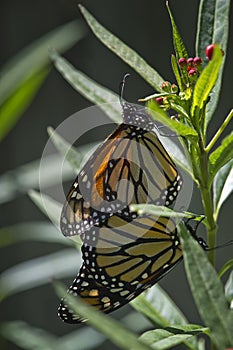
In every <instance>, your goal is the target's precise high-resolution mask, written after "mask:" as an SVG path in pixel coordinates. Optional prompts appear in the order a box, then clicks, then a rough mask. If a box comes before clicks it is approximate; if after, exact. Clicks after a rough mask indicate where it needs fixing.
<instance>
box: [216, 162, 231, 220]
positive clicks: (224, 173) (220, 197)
mask: <svg viewBox="0 0 233 350" xmlns="http://www.w3.org/2000/svg"><path fill="white" fill-rule="evenodd" d="M232 192H233V160H231V161H230V162H228V163H227V164H225V165H224V166H223V167H222V168H220V169H219V171H218V172H217V173H216V175H215V177H214V181H213V202H214V212H215V216H216V218H217V217H218V214H219V211H220V209H221V207H222V205H223V203H224V202H225V200H226V199H227V198H228V197H229V196H230V195H231V193H232Z"/></svg>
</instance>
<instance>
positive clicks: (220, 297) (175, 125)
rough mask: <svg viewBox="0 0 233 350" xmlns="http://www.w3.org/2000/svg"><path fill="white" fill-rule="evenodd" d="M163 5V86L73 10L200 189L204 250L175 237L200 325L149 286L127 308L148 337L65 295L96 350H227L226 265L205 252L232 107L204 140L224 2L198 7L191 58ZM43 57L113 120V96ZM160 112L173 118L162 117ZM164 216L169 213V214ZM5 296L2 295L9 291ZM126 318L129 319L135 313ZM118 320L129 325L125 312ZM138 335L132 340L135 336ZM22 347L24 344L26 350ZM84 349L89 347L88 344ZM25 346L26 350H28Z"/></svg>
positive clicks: (231, 147)
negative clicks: (166, 37) (110, 346)
mask: <svg viewBox="0 0 233 350" xmlns="http://www.w3.org/2000/svg"><path fill="white" fill-rule="evenodd" d="M166 6H167V10H168V14H169V16H170V20H171V26H172V32H173V44H174V54H172V55H171V66H172V70H173V73H174V81H172V82H169V81H166V80H165V79H163V78H162V77H161V76H160V75H159V73H158V72H157V71H156V70H155V69H154V68H152V67H151V66H149V65H148V63H147V62H146V61H145V60H144V59H143V58H142V57H140V56H139V54H137V53H136V52H135V51H134V50H133V49H131V48H130V47H128V46H127V45H126V44H125V43H124V42H123V41H121V40H120V39H119V38H117V37H116V36H115V35H113V34H112V33H110V32H109V31H108V30H107V29H105V28H104V26H102V25H101V24H100V23H99V22H98V21H97V20H96V19H95V18H94V17H93V15H92V14H90V13H89V12H88V11H87V9H85V8H84V7H83V6H81V5H80V6H79V8H80V11H81V13H82V15H83V16H84V18H85V20H86V22H87V24H88V25H89V27H90V29H91V30H92V32H93V33H94V34H95V36H96V37H97V38H98V39H99V40H100V41H101V42H102V43H103V44H104V45H105V46H106V47H107V48H108V49H109V50H111V51H112V52H113V53H115V54H116V55H117V56H119V57H120V58H121V59H122V60H123V61H124V62H126V63H127V64H128V65H129V66H130V67H131V68H133V69H134V70H135V72H136V73H137V74H139V75H140V76H141V77H142V78H143V79H144V80H145V82H147V83H148V84H149V85H150V86H151V87H152V88H153V89H154V91H155V92H154V93H153V94H151V95H150V96H147V97H144V98H141V99H140V100H141V101H142V102H143V103H144V104H145V105H146V106H147V107H148V110H149V111H150V113H151V115H152V117H153V118H154V119H155V120H156V121H158V122H160V123H162V124H163V125H165V126H167V127H168V128H169V129H170V130H173V131H174V132H175V133H176V134H177V135H178V136H179V138H180V139H181V142H182V145H183V146H184V147H185V149H186V150H187V151H188V154H189V156H190V164H187V163H186V162H182V160H181V159H175V161H177V163H178V165H179V166H180V167H181V168H182V169H183V171H185V172H186V173H187V174H188V175H189V176H190V177H191V178H192V180H193V181H194V182H195V183H196V185H197V189H198V191H199V192H200V196H201V200H202V204H203V208H202V213H201V214H202V215H200V213H199V214H198V215H197V217H199V219H200V218H201V220H202V219H203V218H204V220H202V223H203V224H204V226H205V228H206V234H207V244H208V248H210V249H209V250H208V252H205V251H204V250H203V249H202V248H201V247H200V245H199V244H198V243H197V242H196V241H195V240H194V239H193V237H192V235H190V233H189V232H188V230H187V229H186V228H185V225H182V224H180V227H179V235H180V240H181V243H182V246H183V256H184V265H185V270H186V274H187V278H188V282H189V285H190V289H191V291H192V295H193V299H194V301H195V304H196V307H197V309H198V312H199V314H200V317H201V320H202V324H201V325H193V324H190V323H189V322H188V320H187V319H186V318H185V316H184V314H183V313H182V312H181V310H179V308H178V306H176V305H175V304H174V303H173V302H172V301H171V299H170V298H169V297H168V295H167V294H166V293H165V292H164V291H163V290H162V289H161V288H160V287H159V286H158V285H156V286H154V287H153V288H151V290H150V291H149V292H148V293H144V294H142V295H140V296H139V297H137V298H136V299H135V300H133V301H132V302H131V303H130V304H131V306H132V307H133V308H134V309H135V310H137V312H138V313H141V314H142V315H144V316H145V318H146V319H147V322H148V323H149V328H150V330H149V331H146V332H143V331H142V330H141V329H136V330H135V331H134V330H132V329H131V330H129V329H128V328H127V326H126V327H125V326H123V325H122V322H118V321H116V320H114V319H112V318H111V317H109V316H106V315H104V314H102V313H99V312H98V311H96V310H93V308H91V309H90V308H89V307H88V306H87V305H85V304H84V303H83V302H82V301H81V300H79V298H74V297H72V296H67V298H68V301H69V303H70V305H71V306H72V308H73V309H74V311H75V312H77V313H78V314H79V315H81V316H82V317H83V318H87V319H88V325H90V326H92V327H93V328H95V329H96V330H98V331H99V332H100V333H99V334H101V336H98V335H97V333H95V335H94V333H90V334H93V339H95V340H96V344H101V343H102V342H103V341H104V339H106V338H108V339H109V340H110V341H111V342H112V343H114V344H115V345H116V346H117V347H118V348H119V349H127V350H128V349H132V350H149V349H170V348H173V347H175V346H177V345H179V344H182V346H183V348H187V349H192V350H201V349H206V348H207V347H206V346H207V345H205V339H207V338H209V341H210V344H211V345H210V347H211V349H218V350H225V349H228V350H230V349H233V311H232V297H233V294H232V289H233V273H232V266H233V260H230V261H226V263H225V265H224V266H223V267H222V269H221V270H220V271H216V268H215V249H212V248H215V247H216V235H217V231H218V217H219V213H220V210H221V208H222V205H223V203H224V202H225V201H226V200H227V199H228V197H229V196H230V194H231V192H232V190H233V185H232V184H233V180H232V177H233V167H232V166H233V133H232V132H229V133H228V134H227V136H225V137H224V138H223V137H222V134H223V132H224V134H226V132H227V130H228V129H229V123H230V121H231V119H232V117H233V110H231V111H230V112H229V114H228V115H227V116H226V118H225V120H224V122H223V123H222V125H221V126H220V127H219V129H218V130H217V131H216V132H215V135H214V136H213V137H212V138H211V139H209V135H208V126H209V125H210V123H211V121H212V118H213V116H214V112H215V110H216V107H217V103H218V99H219V95H220V91H221V81H222V75H223V69H224V62H225V59H226V56H227V40H228V26H229V7H230V1H229V0H227V1H222V0H217V1H216V0H215V1H213V0H201V2H200V7H199V17H198V26H197V35H196V53H195V54H193V55H190V54H189V53H188V52H187V50H186V47H185V43H184V42H183V40H182V38H181V35H180V33H179V31H178V28H177V26H176V23H175V20H174V18H173V15H172V12H171V10H170V7H169V4H168V2H167V3H166ZM173 6H175V3H174V4H173ZM51 58H52V61H53V63H54V65H55V67H56V69H57V70H58V71H59V72H60V73H61V74H62V76H63V77H64V78H65V79H66V80H67V81H68V82H69V83H70V84H71V85H72V86H73V87H74V88H75V89H76V90H77V91H78V92H79V93H80V94H82V95H83V96H84V97H86V98H87V99H89V100H90V101H91V102H93V103H95V104H97V105H98V104H100V107H101V108H102V109H103V110H104V112H105V113H106V114H107V115H108V116H109V118H110V119H112V120H115V119H116V116H118V115H119V110H118V109H117V108H118V107H115V105H114V104H113V105H112V108H108V106H109V104H111V102H112V101H116V97H117V95H116V94H115V93H113V92H111V91H110V90H108V89H107V88H105V87H103V86H101V85H99V84H97V83H96V82H94V81H93V80H91V78H89V77H88V76H86V75H84V73H82V72H81V71H79V70H77V69H76V68H74V67H73V66H72V65H71V64H70V63H69V62H68V61H67V60H66V59H64V58H63V57H61V56H60V55H59V54H58V53H56V52H55V51H53V52H52V53H51ZM170 112H171V113H170ZM169 113H170V114H173V115H174V116H175V117H174V118H171V117H170V116H169ZM49 133H50V135H51V136H52V139H53V142H54V144H55V146H56V147H57V148H58V149H59V151H61V152H62V153H66V151H67V149H70V145H68V144H67V142H66V141H65V140H64V139H62V138H61V136H59V135H58V134H57V133H56V132H54V131H53V130H52V129H51V128H50V129H49ZM220 140H221V143H220ZM85 151H86V150H85ZM85 151H84V152H83V153H85ZM83 153H82V154H81V153H79V152H78V151H77V150H76V149H74V148H72V149H70V151H69V152H68V154H67V160H68V162H70V164H72V166H73V167H75V169H77V167H78V166H80V163H81V159H82V157H83ZM80 154H81V156H80ZM74 158H75V159H76V161H75V166H74ZM77 159H78V160H77ZM29 195H30V197H31V199H32V200H33V201H34V202H35V203H36V204H37V205H38V207H39V208H40V209H42V210H43V206H42V203H41V198H40V196H39V193H38V192H36V191H30V193H29ZM46 201H47V204H48V205H47V210H48V208H49V211H50V214H51V215H52V216H55V217H57V220H59V214H58V213H59V212H60V208H61V204H58V203H56V202H55V201H54V200H53V199H51V198H50V197H48V196H47V197H46ZM134 210H137V211H138V212H139V213H150V214H153V213H157V212H156V210H157V208H156V207H155V206H153V205H150V207H148V206H146V205H135V206H134ZM173 215H174V216H175V215H176V213H174V214H173ZM187 215H188V214H187ZM64 240H65V238H64ZM66 240H68V239H66ZM69 244H70V243H69ZM64 261H65V260H64ZM225 273H228V274H229V278H228V280H227V283H226V285H225V286H224V285H223V283H222V281H221V277H222V276H223V275H224V274H225ZM55 290H56V292H57V294H58V295H59V296H63V295H64V292H65V288H64V286H63V285H62V284H60V283H55ZM8 294H10V293H9V291H8ZM6 295H7V292H6ZM138 315H139V314H138ZM132 317H137V316H136V313H135V311H134V313H133V316H132ZM128 318H129V319H130V315H129V317H128ZM128 321H129V320H128ZM128 323H129V322H128ZM126 324H127V321H126ZM17 327H22V329H24V330H27V332H29V333H30V334H31V337H32V338H33V337H35V332H34V330H33V329H32V328H31V327H29V326H27V327H26V325H25V324H24V325H23V324H18V325H17ZM25 327H26V328H25ZM139 328H140V327H139ZM12 329H14V328H12ZM5 331H6V333H7V334H8V337H9V338H10V334H12V332H11V329H10V328H9V327H8V328H7V325H6V326H5ZM41 332H42V333H41V334H42V338H43V332H45V331H42V330H41ZM77 332H79V333H77V334H76V335H75V337H74V339H73V343H72V344H73V347H72V349H78V347H77V346H76V342H77V343H79V339H80V343H79V345H80V344H82V341H84V343H83V344H85V340H83V334H82V330H78V331H77ZM90 332H92V331H90ZM138 332H140V333H141V334H140V336H138ZM44 334H45V333H44ZM203 335H204V337H203ZM98 337H99V338H98ZM81 339H82V340H81ZM46 341H47V343H46ZM88 341H90V340H88ZM18 344H19V343H18ZM21 344H22V343H21ZM39 345H40V346H41V347H39V348H40V349H44V348H45V347H46V346H47V347H46V348H49V349H54V348H55V346H56V348H57V347H58V348H59V346H60V347H61V348H62V349H66V348H67V349H68V348H69V349H70V347H66V345H67V343H66V342H65V340H64V339H62V338H61V339H58V338H57V339H55V338H53V339H51V338H49V337H48V335H47V333H46V336H45V337H44V339H43V344H42V342H41V341H40V342H39ZM45 345H46V346H45ZM21 346H22V347H23V345H21ZM43 346H44V347H43ZM80 346H82V345H80ZM23 348H24V347H23ZM26 348H27V349H29V348H30V347H29V346H28V345H27V347H25V349H26ZM81 348H82V347H80V349H81ZM87 348H88V347H85V349H87ZM90 348H93V344H92V345H90ZM31 349H34V348H33V347H31Z"/></svg>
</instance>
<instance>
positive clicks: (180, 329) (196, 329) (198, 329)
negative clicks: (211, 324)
mask: <svg viewBox="0 0 233 350" xmlns="http://www.w3.org/2000/svg"><path fill="white" fill-rule="evenodd" d="M166 329H167V330H168V331H169V332H172V333H174V334H179V333H189V334H192V335H196V334H200V333H206V334H209V328H207V327H203V326H200V325H197V324H186V325H180V324H177V325H176V324H174V326H172V327H167V328H166Z"/></svg>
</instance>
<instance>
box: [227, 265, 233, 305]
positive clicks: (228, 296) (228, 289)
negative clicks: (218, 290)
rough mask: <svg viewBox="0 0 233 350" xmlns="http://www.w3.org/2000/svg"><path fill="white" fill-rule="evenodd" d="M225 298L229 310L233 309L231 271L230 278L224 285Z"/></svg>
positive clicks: (232, 276)
mask: <svg viewBox="0 0 233 350" xmlns="http://www.w3.org/2000/svg"><path fill="white" fill-rule="evenodd" d="M225 296H226V298H227V300H228V301H229V303H230V304H231V309H232V308H233V271H231V273H230V276H229V278H228V280H227V282H226V284H225Z"/></svg>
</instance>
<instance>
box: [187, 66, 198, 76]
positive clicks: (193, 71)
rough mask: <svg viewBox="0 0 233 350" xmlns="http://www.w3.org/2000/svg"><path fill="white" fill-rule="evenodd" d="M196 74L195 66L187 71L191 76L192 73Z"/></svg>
mask: <svg viewBox="0 0 233 350" xmlns="http://www.w3.org/2000/svg"><path fill="white" fill-rule="evenodd" d="M196 74H197V71H196V69H195V68H191V69H190V71H189V73H188V75H189V76H193V75H196Z"/></svg>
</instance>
